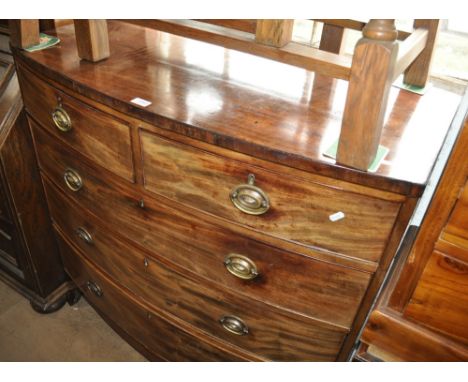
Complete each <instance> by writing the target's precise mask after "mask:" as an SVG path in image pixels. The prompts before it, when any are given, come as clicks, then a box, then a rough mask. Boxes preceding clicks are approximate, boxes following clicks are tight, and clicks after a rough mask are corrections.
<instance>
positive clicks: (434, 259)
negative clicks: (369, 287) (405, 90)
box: [357, 94, 468, 361]
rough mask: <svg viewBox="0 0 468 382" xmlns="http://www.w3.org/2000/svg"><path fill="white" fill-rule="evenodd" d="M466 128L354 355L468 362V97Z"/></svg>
mask: <svg viewBox="0 0 468 382" xmlns="http://www.w3.org/2000/svg"><path fill="white" fill-rule="evenodd" d="M454 124H455V125H457V124H458V125H460V124H464V127H463V129H462V130H461V131H460V133H459V135H458V139H457V141H456V144H455V146H454V149H453V152H452V154H451V156H450V159H449V161H448V163H447V165H446V167H445V170H444V172H443V175H442V177H441V179H440V182H439V184H438V186H437V189H436V191H435V194H434V196H433V198H432V201H431V204H430V206H429V209H428V210H427V213H426V215H425V217H424V220H423V223H422V225H421V227H420V228H419V231H418V233H417V236H416V238H415V240H413V241H410V243H409V244H408V243H407V244H406V245H405V246H404V247H403V248H404V251H403V255H402V257H401V259H400V260H399V263H398V264H397V266H396V268H395V271H394V272H393V274H392V276H391V278H390V280H389V282H388V285H387V286H386V288H385V290H384V292H383V294H382V296H381V297H380V299H379V303H378V305H377V307H376V308H375V310H374V311H373V312H372V313H371V315H370V318H369V322H368V323H367V325H366V327H365V330H364V332H363V335H362V342H363V344H362V345H361V347H360V349H359V352H358V355H357V357H358V358H361V359H368V358H369V356H371V357H372V356H373V357H378V358H381V359H383V360H401V361H468V330H467V326H466V323H467V322H468V296H467V290H468V183H467V182H468V156H467V147H468V94H467V95H466V96H465V99H464V106H463V107H462V108H461V109H460V110H459V113H458V115H457V117H456V118H455V120H454Z"/></svg>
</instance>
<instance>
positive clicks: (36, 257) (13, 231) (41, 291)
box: [0, 33, 77, 313]
mask: <svg viewBox="0 0 468 382" xmlns="http://www.w3.org/2000/svg"><path fill="white" fill-rule="evenodd" d="M8 37H9V36H8V35H7V34H4V33H3V34H0V40H3V41H5V40H6V41H8ZM4 45H6V44H2V46H4ZM0 280H2V281H4V282H6V283H7V284H8V285H10V286H11V287H13V288H14V289H15V290H17V291H18V292H20V293H21V294H23V295H24V296H25V297H27V298H28V299H29V300H30V301H31V305H32V307H33V308H34V309H35V310H36V311H38V312H41V313H49V312H53V311H55V310H57V309H59V308H60V307H61V306H62V305H63V304H64V303H65V302H66V301H67V300H69V301H70V302H73V301H75V300H76V298H77V296H76V295H75V294H74V293H73V292H72V290H73V289H74V288H75V287H74V285H73V284H72V283H71V282H70V281H69V279H68V277H67V276H66V274H65V272H64V269H63V266H62V262H61V260H60V256H59V252H58V247H57V244H56V242H55V238H54V235H53V232H52V226H51V223H50V218H49V213H48V210H47V205H46V201H45V196H44V191H43V188H42V182H41V178H40V175H39V170H38V168H37V163H36V156H35V153H34V147H33V143H32V138H31V134H30V131H29V126H28V121H27V118H26V112H25V111H24V108H23V102H22V100H21V94H20V89H19V85H18V80H17V77H16V73H15V69H14V63H13V57H12V56H11V55H9V54H8V53H7V52H0Z"/></svg>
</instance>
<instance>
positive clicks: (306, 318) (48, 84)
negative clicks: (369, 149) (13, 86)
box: [14, 20, 459, 361]
mask: <svg viewBox="0 0 468 382" xmlns="http://www.w3.org/2000/svg"><path fill="white" fill-rule="evenodd" d="M151 23H153V24H152V25H153V26H154V23H157V24H158V25H166V26H167V28H172V29H171V30H174V31H175V33H179V32H177V31H180V26H184V25H187V24H186V22H172V21H171V22H167V21H158V20H154V21H151ZM200 24H202V23H200ZM244 26H245V25H244ZM244 26H242V27H244ZM108 27H109V43H110V47H111V49H112V54H111V55H110V56H109V57H108V59H107V60H103V61H101V62H97V63H95V64H93V65H91V64H85V65H83V64H80V57H79V56H78V53H77V52H78V49H77V45H76V39H75V32H74V28H73V27H72V26H65V27H60V28H57V29H56V31H55V32H56V33H57V35H58V37H59V38H60V39H61V43H60V46H59V47H53V48H51V49H46V50H43V51H38V52H34V53H27V52H25V51H22V50H19V49H15V50H14V52H15V59H16V64H17V68H18V71H19V78H20V83H21V89H22V93H23V96H24V100H25V105H26V109H27V112H28V120H29V123H30V126H31V129H32V131H33V137H34V144H35V149H36V151H37V155H38V160H39V166H40V169H41V174H42V178H43V181H44V184H45V188H46V194H47V200H48V205H49V208H50V211H51V216H52V219H53V225H54V228H55V230H56V233H57V237H58V240H59V243H60V248H61V254H62V257H63V261H64V263H65V267H66V269H67V272H68V273H69V275H70V276H71V277H72V279H73V280H74V281H75V283H76V284H77V285H78V286H79V287H80V289H81V290H82V291H83V293H84V294H85V296H86V298H87V299H88V300H89V301H90V303H91V304H92V305H93V306H94V307H95V308H96V309H97V310H98V311H99V312H100V314H101V315H102V316H103V317H104V318H105V319H106V320H107V321H108V322H109V323H110V324H111V325H112V326H113V327H114V328H116V330H117V331H119V333H120V334H122V336H123V337H124V338H126V339H127V340H128V341H129V342H130V343H131V344H133V345H134V346H135V347H136V348H138V349H139V350H140V351H142V352H143V354H145V355H146V356H147V357H149V358H150V359H165V360H200V361H201V360H205V361H206V360H211V361H215V360H216V361H218V360H279V361H292V360H307V361H319V360H321V361H329V360H330V361H331V360H346V359H347V358H348V357H349V356H350V354H351V350H352V348H353V346H354V344H355V342H356V338H357V336H358V333H359V330H360V327H361V326H362V324H363V322H364V319H365V317H366V316H367V313H368V311H369V308H370V306H371V303H372V302H373V300H374V298H375V295H376V293H377V290H378V289H379V287H380V285H381V282H382V279H383V277H384V275H385V273H386V271H387V269H388V267H389V264H390V263H391V261H392V259H393V256H394V254H395V251H396V249H397V247H398V245H399V242H400V239H401V236H402V234H403V232H404V231H405V229H406V226H407V223H408V220H409V218H410V216H411V214H412V212H413V210H414V206H415V204H416V203H417V200H418V198H419V196H420V195H421V194H422V192H423V191H424V188H425V184H426V180H427V176H428V174H429V172H430V170H431V168H432V166H433V163H434V160H435V158H436V156H437V153H438V151H439V149H440V146H441V143H442V140H443V137H444V136H445V133H446V131H447V128H448V125H449V123H450V121H451V119H452V116H453V114H454V112H455V110H456V107H457V105H458V102H459V98H458V97H457V96H456V95H453V94H450V93H447V92H444V91H442V90H440V89H436V88H433V89H431V90H430V91H429V92H428V93H427V94H426V95H425V96H424V97H420V96H419V95H415V94H411V93H408V92H406V91H403V90H398V89H392V90H391V91H392V97H393V99H394V100H395V101H394V102H393V103H392V110H391V112H390V115H389V118H388V121H387V122H386V128H385V129H384V130H383V133H382V144H384V145H385V146H386V147H388V148H389V150H390V152H389V155H388V157H387V160H386V162H385V163H384V164H382V165H381V166H380V167H379V168H378V169H377V171H376V173H370V172H365V171H357V170H355V169H352V168H349V167H343V166H339V165H336V163H335V161H334V160H331V159H327V158H325V157H324V156H323V150H324V149H325V148H326V147H328V146H330V145H331V144H332V143H333V142H334V141H335V140H336V139H337V138H338V136H339V129H340V120H339V118H337V115H341V114H342V113H343V106H344V101H345V98H346V91H347V89H346V82H344V81H341V80H337V79H333V78H328V77H326V76H321V75H315V76H314V75H313V73H311V72H305V71H304V70H302V69H300V68H294V67H291V66H289V65H284V64H282V63H278V62H273V61H267V60H265V59H263V58H260V57H256V56H255V55H247V54H240V53H238V52H235V51H233V50H231V49H225V48H222V47H219V46H216V45H213V44H205V43H202V42H198V41H193V40H191V39H188V38H185V37H180V36H177V35H174V34H170V33H164V32H161V31H157V30H153V29H150V28H145V27H141V26H136V25H132V24H130V23H124V22H119V21H109V22H108ZM207 28H208V29H209V28H218V26H216V25H208V26H207ZM210 30H212V29H210ZM197 33H198V32H197ZM179 34H180V33H179ZM253 38H254V37H252V40H251V41H250V40H249V41H248V42H247V41H243V42H242V40H241V43H240V46H247V45H245V44H255V42H254V41H253ZM155 42H164V43H159V44H156V43H155ZM242 44H244V45H242ZM288 45H290V44H288ZM288 45H286V46H288ZM259 46H261V47H262V49H264V51H265V52H278V51H279V50H278V48H273V47H269V46H266V45H259ZM135 52H138V54H135ZM200 52H203V53H202V54H201V53H200ZM322 53H323V52H322ZM275 54H277V53H275ZM213 63H216V65H215V66H213ZM265 65H268V66H269V70H271V72H270V73H265V71H264V70H263V69H264V67H265ZM246 68H249V70H251V71H254V73H255V75H254V76H252V75H250V76H246V72H245V69H246ZM275 73H280V74H281V75H282V76H286V77H287V78H288V80H287V81H286V82H283V83H282V82H279V81H275V80H276V79H277V76H275ZM247 74H249V73H247ZM38 95H40V96H38ZM137 97H138V98H140V99H143V100H147V101H148V102H149V104H147V105H146V106H142V105H138V104H135V103H134V102H132V100H134V99H135V98H137ZM441 105H443V107H441ZM435 108H438V113H437V114H436V115H432V111H433V110H434V109H435ZM423 138H426V139H427V142H428V143H427V145H426V146H425V147H424V150H421V152H420V153H419V156H418V155H415V152H414V147H413V146H414V145H413V142H414V141H413V140H416V141H417V140H419V139H421V140H422V139H423ZM337 213H339V214H338V215H336V214H337ZM340 216H341V218H340Z"/></svg>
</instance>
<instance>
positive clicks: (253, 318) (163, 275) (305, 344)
mask: <svg viewBox="0 0 468 382" xmlns="http://www.w3.org/2000/svg"><path fill="white" fill-rule="evenodd" d="M98 235H99V234H98ZM99 236H100V237H101V238H102V239H101V240H102V241H101V243H100V246H101V248H103V247H104V246H108V247H107V248H105V250H106V252H105V253H99V254H95V253H94V255H93V254H92V253H90V252H87V253H88V255H89V256H90V257H92V259H93V260H94V261H97V263H98V265H99V266H102V267H103V268H105V269H106V270H107V271H108V272H109V276H110V278H111V279H113V280H116V281H117V282H118V283H120V284H121V285H124V286H125V287H127V288H128V289H129V290H131V291H132V292H133V293H135V294H136V295H138V296H139V297H140V298H142V299H143V300H144V301H147V302H149V303H150V304H151V305H152V306H154V307H156V308H157V309H160V310H162V311H165V312H168V313H170V314H171V315H174V316H176V317H178V318H179V319H182V320H184V321H185V322H187V323H189V324H190V325H193V326H194V327H196V328H199V329H201V330H203V331H204V332H206V333H208V334H210V335H213V336H215V337H217V338H218V339H220V340H222V341H226V342H229V343H231V344H234V345H236V346H238V347H240V348H242V349H244V350H246V351H248V352H251V353H254V354H258V355H259V356H261V357H264V358H268V359H272V360H278V361H331V360H334V359H335V358H336V356H337V354H338V351H339V349H340V347H341V344H342V341H343V339H344V337H345V333H343V329H339V328H333V327H332V326H330V325H324V324H322V323H319V322H314V321H312V320H307V319H304V318H302V317H300V316H296V315H293V314H290V313H287V312H285V311H281V310H279V309H274V308H271V307H268V306H266V305H265V304H262V303H259V302H255V301H253V300H249V299H246V298H241V297H240V296H237V295H235V293H234V292H228V291H227V290H223V289H221V288H218V287H215V286H214V285H212V284H206V285H205V284H203V283H201V282H200V281H199V280H196V279H192V278H189V277H185V276H184V275H182V274H180V273H178V272H175V271H173V270H172V269H171V268H170V267H168V266H167V265H165V264H163V263H162V262H159V261H157V260H155V259H153V258H146V262H145V256H144V255H143V254H141V253H138V252H136V251H135V250H134V249H133V248H131V247H129V246H127V245H125V244H124V243H122V242H117V241H115V239H114V240H113V239H111V238H110V237H107V238H106V237H104V236H103V235H102V234H101V235H99ZM111 245H112V247H110V246H111ZM223 317H229V318H230V319H232V320H236V324H235V325H237V326H239V325H240V327H236V328H235V329H236V330H241V332H240V333H241V334H239V332H236V333H231V332H229V331H228V330H227V329H226V328H225V327H223V325H222V324H221V320H222V319H223ZM239 319H240V320H241V321H239ZM238 322H241V323H240V324H239V323H238Z"/></svg>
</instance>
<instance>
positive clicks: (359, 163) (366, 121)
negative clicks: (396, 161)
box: [336, 20, 398, 171]
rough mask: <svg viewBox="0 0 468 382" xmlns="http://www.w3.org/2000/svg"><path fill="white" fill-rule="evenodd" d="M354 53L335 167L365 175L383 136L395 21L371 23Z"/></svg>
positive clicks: (394, 52) (394, 49)
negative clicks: (363, 172)
mask: <svg viewBox="0 0 468 382" xmlns="http://www.w3.org/2000/svg"><path fill="white" fill-rule="evenodd" d="M362 33H363V37H362V38H361V39H360V40H359V41H358V43H357V44H356V47H355V49H354V56H353V62H352V66H351V75H350V78H349V87H348V95H347V98H346V105H345V110H344V114H343V121H342V125H341V134H340V139H339V143H338V152H337V159H336V160H337V163H339V164H342V165H344V166H348V167H353V168H356V169H359V170H363V171H367V169H368V168H369V166H370V165H371V163H372V161H373V160H374V158H375V156H376V154H377V149H378V146H379V142H380V136H381V133H382V127H383V119H384V116H385V110H386V107H387V99H388V93H389V90H390V86H391V81H392V75H393V70H394V67H395V62H396V57H397V53H398V44H397V42H396V38H397V36H398V32H397V30H396V28H395V20H370V21H369V23H368V24H367V25H366V26H365V28H364V29H363V31H362Z"/></svg>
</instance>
